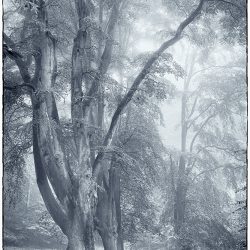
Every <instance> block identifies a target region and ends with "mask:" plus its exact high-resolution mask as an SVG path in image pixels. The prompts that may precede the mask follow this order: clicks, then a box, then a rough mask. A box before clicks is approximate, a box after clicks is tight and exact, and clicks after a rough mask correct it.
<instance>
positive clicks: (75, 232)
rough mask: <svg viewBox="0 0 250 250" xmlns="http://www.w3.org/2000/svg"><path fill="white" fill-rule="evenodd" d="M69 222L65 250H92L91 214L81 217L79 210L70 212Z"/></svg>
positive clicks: (75, 209)
mask: <svg viewBox="0 0 250 250" xmlns="http://www.w3.org/2000/svg"><path fill="white" fill-rule="evenodd" d="M71 212H72V214H71V216H72V217H71V221H70V223H69V226H68V230H67V237H68V247H67V250H85V249H86V250H94V249H95V247H94V234H93V233H94V231H93V220H92V215H91V214H86V212H85V214H84V215H82V214H81V213H79V209H77V208H74V209H73V211H71Z"/></svg>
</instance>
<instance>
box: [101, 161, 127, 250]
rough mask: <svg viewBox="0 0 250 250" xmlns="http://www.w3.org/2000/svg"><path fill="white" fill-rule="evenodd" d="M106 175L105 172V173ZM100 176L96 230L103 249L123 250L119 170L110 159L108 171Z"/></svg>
mask: <svg viewBox="0 0 250 250" xmlns="http://www.w3.org/2000/svg"><path fill="white" fill-rule="evenodd" d="M106 175H107V174H106ZM106 175H105V173H103V176H102V186H103V189H102V190H100V191H99V192H98V205H97V218H98V231H99V234H100V236H101V238H102V242H103V246H104V249H105V250H123V249H124V248H123V239H122V228H121V207H120V171H119V169H118V166H115V160H114V158H113V159H112V162H111V167H110V169H109V173H108V179H109V180H108V182H109V184H107V180H106V179H107V177H106Z"/></svg>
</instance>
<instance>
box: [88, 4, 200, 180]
mask: <svg viewBox="0 0 250 250" xmlns="http://www.w3.org/2000/svg"><path fill="white" fill-rule="evenodd" d="M204 2H205V0H201V1H200V3H199V5H198V6H197V8H196V9H195V10H194V11H193V12H192V13H191V14H190V15H189V16H188V17H187V18H186V19H185V20H184V21H183V22H182V23H181V24H180V25H179V27H178V29H177V31H176V33H175V35H174V37H173V38H171V39H169V40H168V41H166V42H164V43H163V44H162V45H161V47H160V48H159V49H158V50H156V51H155V52H154V53H153V54H152V56H151V57H150V58H149V60H148V61H147V63H146V64H145V66H144V67H143V69H142V70H141V72H140V73H139V74H138V76H137V77H136V78H135V80H134V83H133V84H132V86H131V88H130V89H129V91H128V93H127V94H126V95H125V96H124V97H123V99H122V101H121V102H120V104H119V105H118V107H117V109H116V111H115V113H114V115H113V117H112V120H111V124H110V127H109V130H108V133H107V134H106V136H105V139H104V142H103V146H104V147H106V146H108V145H109V144H110V142H111V140H112V137H113V134H114V129H115V126H116V124H117V122H118V118H119V116H120V115H121V113H122V111H123V110H124V109H125V107H126V106H127V104H128V103H129V102H130V100H131V99H132V97H133V96H134V94H135V92H136V90H137V89H138V87H139V85H140V84H141V82H142V81H143V79H144V78H145V76H146V75H147V74H148V73H149V71H150V69H151V66H152V65H153V64H154V62H155V61H156V60H157V59H158V58H159V57H160V56H161V54H162V53H163V52H164V51H165V50H166V49H167V48H169V47H170V46H172V45H174V44H175V43H176V42H177V41H179V40H180V39H181V34H182V32H183V30H184V29H185V28H186V27H187V26H188V25H189V24H190V23H191V22H192V21H193V20H194V19H195V18H196V17H197V16H198V15H199V14H200V12H201V10H202V7H203V4H204ZM103 157H104V152H99V153H98V154H97V156H96V159H95V162H94V164H93V175H94V177H95V178H96V177H97V176H98V173H99V170H100V168H101V166H100V164H99V162H100V161H101V160H102V159H103Z"/></svg>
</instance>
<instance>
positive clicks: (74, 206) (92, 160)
mask: <svg viewBox="0 0 250 250" xmlns="http://www.w3.org/2000/svg"><path fill="white" fill-rule="evenodd" d="M205 2H206V1H205V0H201V1H200V2H199V3H198V5H197V6H196V7H195V8H194V10H192V11H190V14H189V15H188V16H187V18H186V19H185V20H184V21H183V22H181V23H180V25H179V26H178V28H177V30H176V32H174V35H173V36H172V37H171V38H170V39H168V40H166V41H165V42H164V43H163V44H162V45H161V46H160V48H159V49H158V50H156V51H155V52H154V53H152V55H149V56H148V58H147V59H146V61H145V64H144V65H143V67H142V69H141V70H140V72H139V74H138V75H137V76H136V77H135V80H134V81H133V83H132V84H131V87H130V88H129V90H128V92H126V93H125V94H124V95H123V96H122V97H121V98H120V100H119V101H118V103H117V105H116V107H115V111H114V114H113V115H112V116H111V119H110V125H109V126H108V128H107V129H106V128H105V127H104V121H103V120H104V110H105V108H104V104H105V102H104V93H105V91H104V90H105V87H104V86H103V80H104V79H105V77H106V75H107V73H108V70H110V68H111V59H112V55H113V46H114V40H115V37H116V36H115V35H116V33H115V30H116V26H117V22H118V18H119V13H120V11H122V10H123V8H125V7H126V4H125V2H123V1H118V0H117V1H116V0H114V1H107V2H106V3H105V4H104V3H103V2H102V1H100V2H98V3H96V2H92V1H84V0H77V1H75V9H74V8H73V13H77V18H75V19H74V20H73V21H72V23H74V24H75V25H72V26H74V28H76V33H77V34H76V36H75V38H74V41H73V49H72V62H71V63H72V64H71V70H72V72H71V79H70V88H71V104H70V105H71V117H70V118H71V120H70V122H69V123H68V124H65V123H63V122H62V121H61V120H60V119H59V114H58V113H59V112H58V108H57V102H56V98H55V92H56V91H55V90H54V89H55V88H56V87H58V86H56V85H57V67H58V65H57V61H59V60H58V56H57V49H58V44H57V43H58V41H57V39H56V36H57V34H59V32H58V29H59V28H60V25H56V28H54V29H53V22H51V19H52V16H53V15H52V13H51V12H50V9H49V8H48V6H53V1H42V0H40V1H20V2H19V4H20V6H21V7H20V8H21V13H22V15H23V16H24V18H23V20H22V21H23V27H22V29H21V32H20V34H19V32H15V36H16V37H14V39H11V37H10V35H7V34H4V42H5V43H6V45H7V47H8V51H10V49H11V50H12V51H16V52H17V53H18V55H19V54H20V56H13V55H11V53H6V56H7V57H9V59H11V60H12V61H14V62H15V63H16V65H17V67H18V69H19V72H20V75H21V78H22V82H23V83H21V84H16V85H15V86H14V88H21V89H24V88H25V89H27V92H28V94H29V96H30V98H31V103H32V111H33V118H32V128H33V154H34V163H35V169H36V176H37V184H38V187H39V190H40V192H41V195H42V197H43V200H44V203H45V205H46V207H47V209H48V211H49V213H50V215H51V216H52V218H53V220H54V221H55V222H56V224H58V226H59V227H60V228H61V230H62V232H63V233H64V234H65V235H66V236H67V238H68V249H94V236H93V235H94V229H95V228H96V229H97V230H98V232H99V234H100V235H101V237H102V240H103V245H104V247H105V249H122V242H121V239H120V240H118V239H119V237H118V238H117V235H119V233H120V219H121V218H120V216H119V213H120V208H119V206H120V204H119V203H120V201H119V199H120V197H119V196H120V191H119V178H118V177H117V176H119V174H117V173H116V172H117V170H116V168H115V165H116V164H117V159H116V157H113V158H112V159H111V160H106V159H105V157H106V155H107V151H108V149H109V147H110V146H111V145H112V143H113V140H114V134H115V130H116V128H117V124H118V121H119V118H120V116H121V114H122V113H123V112H124V111H125V109H126V107H127V105H128V103H129V102H130V101H131V100H132V98H133V97H134V96H135V94H136V92H137V91H138V88H139V86H140V85H141V84H142V83H143V82H144V83H145V82H146V83H147V84H148V85H150V84H151V85H152V82H154V81H152V80H149V79H146V77H147V76H149V74H150V73H151V69H152V68H153V67H156V69H157V66H158V64H159V61H160V60H162V59H165V60H166V61H168V60H169V58H170V56H169V55H168V54H165V53H164V52H165V50H167V49H168V48H169V47H171V46H173V45H174V44H175V43H176V42H178V41H179V40H180V39H181V38H182V33H183V31H184V29H186V27H187V26H188V25H189V24H190V23H192V22H193V21H194V20H195V19H196V18H197V17H198V16H199V15H200V13H201V11H202V9H203V6H204V3H205ZM68 4H69V3H67V6H68ZM70 9H71V10H72V8H70ZM52 10H53V8H52ZM57 13H58V12H57ZM97 15H98V21H96V16H97ZM73 16H74V14H73ZM76 19H77V22H75V20H76ZM59 20H60V19H59ZM59 23H60V22H59ZM104 26H106V27H107V28H106V30H104ZM70 28H72V27H70ZM28 39H29V41H30V43H28V45H27V44H26V46H27V47H26V48H25V45H23V43H24V41H27V40H28ZM20 44H21V45H20ZM23 46H24V47H23ZM22 50H23V51H22ZM29 50H32V53H29V52H30V51H29ZM19 51H20V53H19ZM21 52H23V53H21ZM5 87H7V88H8V89H9V90H10V88H11V87H12V88H13V86H7V85H6V86H5ZM65 125H69V128H68V130H69V131H68V133H69V134H70V136H68V137H67V139H66V136H65V128H64V127H65ZM96 137H97V138H96ZM69 144H70V145H71V150H70V151H68V150H66V149H68V148H69V147H70V146H69ZM62 183H63V185H62ZM100 188H104V189H105V190H104V192H102V191H100ZM117 225H118V226H117Z"/></svg>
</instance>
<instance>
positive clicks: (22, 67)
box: [3, 33, 31, 83]
mask: <svg viewBox="0 0 250 250" xmlns="http://www.w3.org/2000/svg"><path fill="white" fill-rule="evenodd" d="M3 40H4V41H5V43H6V44H7V45H8V46H9V47H10V48H11V49H13V50H14V49H15V43H14V42H13V41H12V40H11V39H10V37H8V36H7V35H6V34H5V33H3ZM10 59H11V60H14V61H15V62H16V64H17V66H18V68H19V71H20V74H21V76H22V78H23V81H24V82H25V83H30V81H31V77H30V73H29V70H28V67H27V65H26V62H25V61H24V60H23V59H22V58H21V57H11V58H10Z"/></svg>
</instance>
